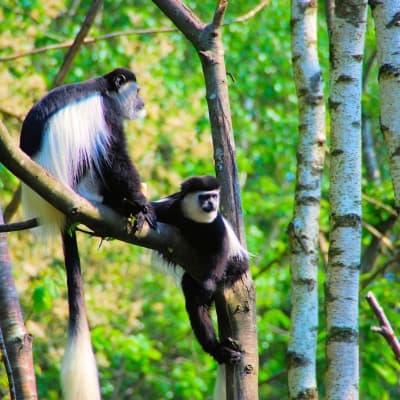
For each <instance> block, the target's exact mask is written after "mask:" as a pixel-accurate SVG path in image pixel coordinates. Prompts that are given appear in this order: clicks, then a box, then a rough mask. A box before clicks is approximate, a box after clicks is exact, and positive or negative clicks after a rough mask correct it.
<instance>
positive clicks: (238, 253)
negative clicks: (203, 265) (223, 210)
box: [222, 217, 249, 260]
mask: <svg viewBox="0 0 400 400" xmlns="http://www.w3.org/2000/svg"><path fill="white" fill-rule="evenodd" d="M222 218H223V220H224V223H225V227H226V234H227V235H228V243H229V258H233V257H237V258H239V259H240V260H247V259H248V258H249V254H248V252H247V251H246V250H245V249H244V247H243V246H242V245H241V244H240V242H239V239H238V237H237V236H236V234H235V232H234V231H233V229H232V227H231V224H230V223H229V222H228V221H227V220H226V219H225V218H224V217H222Z"/></svg>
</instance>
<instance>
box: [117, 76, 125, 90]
mask: <svg viewBox="0 0 400 400" xmlns="http://www.w3.org/2000/svg"><path fill="white" fill-rule="evenodd" d="M125 82H126V76H125V75H122V74H121V75H118V76H117V77H116V78H115V87H116V89H119V88H120V87H121V86H122V85H123V84H124V83H125Z"/></svg>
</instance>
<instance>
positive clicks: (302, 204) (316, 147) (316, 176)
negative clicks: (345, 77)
mask: <svg viewBox="0 0 400 400" xmlns="http://www.w3.org/2000/svg"><path fill="white" fill-rule="evenodd" d="M291 26H292V53H293V55H292V58H293V67H294V79H295V84H296V89H297V96H298V101H299V120H300V121H299V144H298V148H297V184H296V194H295V206H294V216H293V220H292V222H291V223H290V225H289V229H288V233H289V237H290V248H291V274H292V294H291V300H292V310H291V322H292V324H291V332H290V342H289V347H288V353H287V360H288V383H289V397H290V399H317V398H318V391H317V381H316V345H317V334H318V282H317V275H318V238H319V216H320V199H321V175H322V170H323V164H324V150H325V103H324V97H323V85H322V73H321V69H320V66H319V63H318V50H317V3H315V2H308V3H304V1H301V0H292V19H291Z"/></svg>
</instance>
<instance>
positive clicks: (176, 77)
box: [0, 0, 400, 400]
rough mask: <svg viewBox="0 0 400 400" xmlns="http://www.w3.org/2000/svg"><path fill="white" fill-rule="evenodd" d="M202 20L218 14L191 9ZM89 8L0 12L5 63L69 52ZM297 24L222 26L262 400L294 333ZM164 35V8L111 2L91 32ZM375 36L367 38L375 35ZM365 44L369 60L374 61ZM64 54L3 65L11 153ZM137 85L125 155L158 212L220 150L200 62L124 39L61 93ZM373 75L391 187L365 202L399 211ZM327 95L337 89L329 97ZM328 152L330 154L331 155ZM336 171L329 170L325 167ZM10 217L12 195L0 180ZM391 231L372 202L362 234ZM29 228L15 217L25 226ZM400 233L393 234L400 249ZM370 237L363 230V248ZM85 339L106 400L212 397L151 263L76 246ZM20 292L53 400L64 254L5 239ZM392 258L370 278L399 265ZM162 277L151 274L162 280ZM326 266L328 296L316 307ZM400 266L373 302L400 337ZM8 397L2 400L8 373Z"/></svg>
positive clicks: (231, 11) (207, 168) (381, 357)
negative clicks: (291, 250) (142, 115)
mask: <svg viewBox="0 0 400 400" xmlns="http://www.w3.org/2000/svg"><path fill="white" fill-rule="evenodd" d="M188 4H189V5H190V6H191V7H193V9H194V10H195V12H196V13H198V15H200V16H201V17H202V18H203V19H204V21H209V20H210V18H211V16H212V13H213V11H214V8H215V2H213V1H210V0H207V1H203V2H198V1H190V2H188ZM256 4H257V3H256V2H231V4H230V5H229V8H228V13H227V15H226V21H232V20H234V19H235V18H236V17H238V16H240V15H242V14H244V13H246V12H247V11H249V9H250V8H251V7H253V6H255V5H256ZM88 7H89V3H88V2H86V3H85V2H81V1H73V0H71V1H68V0H51V1H47V2H40V1H34V0H32V1H29V0H24V1H19V2H15V1H12V0H3V2H2V5H1V6H0V20H1V21H2V23H1V24H0V49H1V50H0V57H6V56H9V55H12V54H17V53H22V52H25V51H29V50H31V49H34V48H39V47H43V46H50V45H55V44H59V43H63V42H66V41H69V40H71V39H73V37H74V35H75V34H76V33H77V31H78V30H79V27H80V25H81V23H82V21H83V19H84V17H85V13H86V12H87V10H88ZM289 21H290V15H289V7H288V6H287V4H283V3H279V2H277V1H272V2H271V5H270V6H269V7H267V8H266V9H264V10H263V11H262V12H261V13H259V14H257V15H255V16H254V17H253V18H251V19H249V20H247V21H246V22H244V23H232V24H229V25H226V26H225V27H224V43H225V52H226V64H227V70H228V71H229V76H230V77H231V78H229V77H228V78H227V79H228V80H230V98H231V108H232V116H233V123H234V131H235V138H236V146H237V148H236V152H237V159H238V165H239V172H240V178H241V183H242V188H243V191H242V200H243V209H244V210H245V223H246V234H247V244H248V247H249V251H250V252H251V253H252V254H254V257H253V258H252V260H251V264H252V265H251V269H252V272H253V275H254V278H255V280H256V286H257V303H258V332H259V347H260V398H268V399H279V398H284V397H286V396H287V391H286V375H285V355H286V347H287V343H288V331H289V324H290V321H289V310H290V302H289V293H290V276H289V265H288V254H287V235H286V227H287V226H288V224H289V222H290V219H291V217H292V208H293V193H294V185H295V173H296V143H297V125H298V120H297V114H298V111H297V100H296V93H295V89H294V85H293V80H292V66H291V51H290V26H289V24H290V22H289ZM166 26H168V27H170V26H171V23H170V21H168V20H167V19H166V18H165V17H164V16H163V15H162V14H161V12H160V11H159V10H158V9H157V7H156V6H155V5H153V4H152V3H149V2H145V1H143V0H135V1H132V2H124V1H120V0H118V1H111V0H106V1H105V2H104V6H103V9H102V12H101V14H100V15H99V16H98V18H97V19H96V23H95V25H94V27H93V28H92V30H91V32H90V36H100V35H104V34H107V33H110V32H116V31H124V30H128V29H129V30H130V29H139V28H140V29H141V28H148V29H157V28H158V27H166ZM320 28H321V29H320V30H319V31H320V38H319V40H320V48H321V54H320V56H321V63H322V65H323V74H324V77H325V79H326V78H327V76H328V68H327V65H328V45H327V36H326V33H325V32H326V28H325V24H324V22H323V15H321V22H320ZM371 28H372V27H371ZM373 46H374V37H373V34H372V29H370V30H369V35H368V38H367V54H368V55H369V54H372V50H373ZM65 51H66V50H65V49H58V50H51V51H47V52H44V53H39V54H36V55H29V56H25V57H21V58H17V59H15V60H13V61H7V62H6V61H2V62H0V79H1V81H2V85H1V87H0V98H1V99H2V100H1V103H0V117H1V118H2V120H3V121H5V122H6V124H7V127H8V128H9V129H10V131H11V132H12V133H13V134H14V135H15V138H16V140H17V137H18V132H19V129H20V124H21V118H22V117H23V116H24V115H25V113H26V112H27V110H28V109H29V108H30V106H31V105H32V103H33V102H34V101H35V100H37V99H38V98H40V97H41V96H42V95H43V94H44V93H45V92H46V91H47V90H48V89H50V88H51V85H52V82H53V79H54V77H55V76H56V73H57V71H58V68H59V66H60V65H61V63H62V60H63V56H64V54H65ZM117 66H127V67H130V68H132V69H133V70H135V71H136V73H137V75H138V79H139V84H140V85H141V88H142V91H141V93H142V94H143V96H144V98H145V101H146V105H147V111H148V117H147V118H146V120H144V121H134V122H131V123H129V124H128V125H127V133H128V137H129V143H130V146H131V148H130V150H131V154H132V157H133V158H134V160H135V162H136V164H137V166H138V169H139V170H140V171H141V174H142V176H143V178H144V180H145V181H146V182H147V183H148V186H149V188H150V197H151V198H159V197H161V196H164V195H166V194H169V193H171V192H172V191H175V190H176V189H177V188H178V185H179V183H180V181H181V180H182V179H184V178H186V177H187V176H189V175H192V174H206V173H207V174H208V173H213V171H214V166H213V159H212V143H211V138H210V126H209V122H208V114H207V109H206V101H205V89H204V83H203V78H202V73H201V67H200V63H199V59H198V56H197V54H195V52H194V50H193V49H192V47H191V46H190V45H189V44H188V42H187V40H186V39H185V38H184V37H182V35H180V34H179V33H178V32H173V33H168V34H165V33H163V34H152V35H150V34H147V35H129V36H120V37H117V38H114V39H110V40H102V41H97V42H95V43H93V44H91V45H88V46H83V48H82V50H81V51H80V53H79V55H78V56H77V58H76V59H75V61H74V64H73V67H72V69H71V71H70V72H69V74H68V76H67V81H68V82H74V81H77V80H82V79H87V78H89V77H91V76H94V75H99V74H103V73H105V72H107V71H109V70H111V69H112V68H114V67H117ZM376 85H377V84H376V68H375V67H373V68H372V70H371V72H370V75H369V79H368V81H367V85H366V90H365V96H364V110H365V112H366V113H367V114H368V116H369V117H370V120H371V124H372V129H373V132H374V139H375V140H376V143H377V146H376V154H377V158H378V163H379V166H380V168H381V174H382V181H381V182H378V183H373V182H370V181H369V179H368V178H367V176H365V177H364V191H365V193H366V194H368V196H370V197H372V198H375V199H377V200H379V202H381V203H385V204H389V205H390V204H393V196H392V189H391V184H390V177H389V171H388V162H387V155H386V153H385V151H384V149H383V145H382V138H381V137H380V136H379V135H375V133H376V132H378V128H379V121H378V115H377V112H378V111H377V107H376V104H377V103H378V101H379V100H378V98H377V92H378V91H377V86H376ZM326 86H327V87H326V90H328V85H326ZM328 144H329V141H328ZM328 164H329V163H327V167H328V166H329V165H328ZM0 185H1V205H2V207H4V206H5V205H6V204H7V203H8V201H9V199H10V198H11V194H12V192H13V191H14V190H15V188H16V186H17V180H16V179H15V178H14V177H12V176H11V175H10V174H9V173H8V172H7V171H6V170H5V169H4V168H2V167H1V166H0ZM322 206H323V211H322V217H321V232H322V234H323V236H325V237H326V234H327V232H328V230H329V227H328V203H327V180H326V179H325V183H324V193H323V200H322ZM387 216H388V214H387V212H386V211H385V210H383V209H382V208H381V207H379V206H377V205H376V204H375V205H374V204H371V203H369V202H365V204H364V220H365V221H366V222H368V223H369V224H371V225H374V226H376V225H378V224H379V223H380V222H381V221H382V220H383V219H385V218H386V217H387ZM18 217H21V215H18ZM398 237H399V232H398V227H395V228H394V229H393V230H392V231H391V232H389V238H390V240H391V241H392V242H393V244H394V248H396V247H398V246H397V241H398ZM372 238H373V236H372V235H371V233H369V232H367V231H365V232H364V236H363V244H364V247H365V249H366V248H367V247H368V246H369V244H370V243H371V241H372ZM79 241H80V247H81V257H82V264H83V269H84V279H85V285H86V287H85V289H86V298H87V302H88V310H89V315H90V322H91V326H92V338H93V343H94V347H95V350H96V355H97V359H98V362H99V369H100V376H101V382H102V392H103V396H104V399H131V398H133V397H134V398H135V399H149V398H152V399H158V398H163V399H169V398H171V399H172V398H173V399H204V398H207V397H208V396H211V394H212V391H213V383H214V376H215V370H216V365H215V364H214V362H213V361H212V360H211V359H210V357H208V356H206V355H205V354H203V353H202V351H201V350H200V348H199V345H198V344H197V342H196V341H195V340H194V337H193V334H192V333H191V331H190V326H189V322H188V318H187V316H186V313H185V310H184V305H183V299H182V295H181V293H180V289H179V285H176V284H175V283H174V281H173V279H171V278H168V277H167V276H166V275H167V273H166V271H165V270H162V269H160V268H159V267H160V262H159V261H158V260H156V259H155V257H153V256H152V255H151V254H150V253H149V252H148V251H146V250H142V249H138V248H134V247H130V246H128V245H125V244H122V243H118V242H116V241H110V242H104V243H98V242H96V240H95V239H92V238H88V237H85V236H84V235H80V236H79ZM9 244H10V249H11V251H12V259H13V263H14V267H15V277H16V280H17V285H18V288H19V291H20V295H21V302H22V305H23V308H24V312H25V316H26V322H27V327H28V330H29V332H31V333H32V334H33V335H34V351H35V355H34V356H35V365H36V372H37V379H38V388H39V397H40V398H41V399H48V400H52V399H58V398H60V393H59V384H58V369H59V365H60V359H61V357H62V351H63V348H64V344H65V337H66V321H67V309H66V300H65V298H66V293H65V275H64V271H63V267H62V258H61V253H60V246H59V244H58V242H56V243H52V244H49V245H48V246H46V247H44V248H43V247H39V246H38V243H37V239H36V238H35V237H34V236H32V235H30V234H28V233H18V234H16V233H15V234H10V235H9ZM396 256H397V253H396V251H389V250H388V248H385V247H383V248H382V250H381V251H380V253H379V255H378V257H377V260H376V262H375V264H374V270H373V271H372V273H373V272H374V271H377V270H378V271H379V268H380V267H382V266H384V265H385V263H387V262H388V261H389V260H393V259H395V257H396ZM155 266H156V267H155ZM323 267H324V262H323V257H321V273H320V275H321V279H320V282H321V283H320V286H321V287H320V294H321V304H323V297H324V293H323V280H324V272H323ZM397 269H398V262H393V263H392V264H391V266H390V267H388V268H387V269H384V270H382V273H378V274H377V275H376V276H377V277H376V278H375V279H373V280H372V281H371V282H370V284H369V286H368V288H366V289H364V291H363V292H362V293H361V294H362V295H363V294H364V292H365V290H367V289H373V290H374V293H375V295H376V296H377V297H378V298H379V299H380V301H381V302H382V304H384V305H385V308H386V311H387V313H388V315H389V317H390V319H391V321H392V323H393V325H394V327H395V328H396V327H397V328H399V327H400V318H399V316H398V307H399V301H398V296H396V293H397V292H398V289H397V290H396V287H397V286H398V285H399V282H398V277H397V275H398V274H396V272H397ZM320 314H321V315H320V321H321V323H320V325H321V332H320V337H319V347H318V357H319V377H320V384H321V386H320V387H321V391H320V393H321V394H322V395H323V374H324V367H325V365H324V363H325V361H324V359H325V355H324V330H323V328H324V310H323V307H321V311H320ZM374 323H375V321H374V319H373V317H372V315H371V312H370V311H369V309H368V307H367V305H366V304H365V302H363V301H361V312H360V324H361V335H360V344H361V365H362V368H361V398H363V399H367V400H369V399H377V398H379V399H392V398H395V397H396V395H395V393H396V391H397V388H396V383H397V375H398V372H399V367H398V364H397V363H396V362H395V361H394V360H393V357H392V354H391V353H390V351H389V349H388V348H387V346H386V344H384V343H383V342H382V339H381V338H380V337H377V335H376V334H374V333H372V332H370V330H369V328H370V326H371V325H373V324H374ZM399 329H400V328H399ZM0 396H1V398H7V382H6V379H5V374H3V373H0Z"/></svg>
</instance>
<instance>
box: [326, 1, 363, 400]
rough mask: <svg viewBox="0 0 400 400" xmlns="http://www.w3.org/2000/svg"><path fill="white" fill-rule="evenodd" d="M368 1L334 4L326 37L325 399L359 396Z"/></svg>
mask: <svg viewBox="0 0 400 400" xmlns="http://www.w3.org/2000/svg"><path fill="white" fill-rule="evenodd" d="M366 9H367V8H366V3H365V2H363V1H362V0H357V1H353V2H346V1H343V2H336V8H335V14H334V21H333V28H332V32H331V35H330V49H331V53H330V63H331V64H330V66H331V70H330V82H331V93H330V101H329V105H330V111H331V142H332V144H331V162H330V183H331V185H330V193H329V195H330V225H331V232H330V240H331V246H330V249H329V263H328V268H327V276H326V292H325V294H326V312H327V352H326V353H327V365H328V368H327V373H326V398H327V399H328V400H343V399H346V400H352V399H358V395H359V389H358V387H359V365H358V291H359V270H360V256H361V91H362V90H361V87H362V82H361V72H362V60H363V49H364V36H365V27H366Z"/></svg>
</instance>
